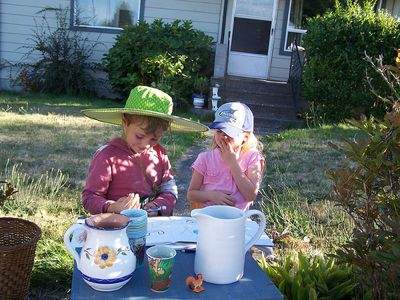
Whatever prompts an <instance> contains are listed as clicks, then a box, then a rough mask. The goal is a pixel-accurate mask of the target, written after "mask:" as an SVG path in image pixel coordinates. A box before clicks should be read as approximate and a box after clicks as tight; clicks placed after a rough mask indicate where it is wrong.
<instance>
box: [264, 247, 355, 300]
mask: <svg viewBox="0 0 400 300" xmlns="http://www.w3.org/2000/svg"><path fill="white" fill-rule="evenodd" d="M258 264H259V266H260V267H261V269H262V270H263V271H264V272H266V273H267V274H268V275H269V277H270V278H271V280H272V282H273V283H274V284H275V285H276V286H277V287H278V288H279V290H280V291H281V292H282V293H283V295H284V296H285V299H288V300H292V299H293V300H295V299H296V300H301V299H307V300H308V299H310V300H313V299H348V298H349V297H351V295H352V293H353V289H354V287H355V285H356V284H355V283H354V281H353V279H352V269H351V267H350V266H349V265H345V264H337V263H336V261H335V259H334V258H332V257H330V258H325V257H323V256H315V257H306V256H305V255H304V254H302V253H298V254H297V253H295V254H292V255H291V256H288V257H286V259H285V260H284V261H283V262H281V263H278V262H276V261H268V260H267V259H266V258H265V257H264V256H262V258H261V260H259V261H258Z"/></svg>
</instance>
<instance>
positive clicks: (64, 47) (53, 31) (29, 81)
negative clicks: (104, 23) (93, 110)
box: [15, 8, 100, 95]
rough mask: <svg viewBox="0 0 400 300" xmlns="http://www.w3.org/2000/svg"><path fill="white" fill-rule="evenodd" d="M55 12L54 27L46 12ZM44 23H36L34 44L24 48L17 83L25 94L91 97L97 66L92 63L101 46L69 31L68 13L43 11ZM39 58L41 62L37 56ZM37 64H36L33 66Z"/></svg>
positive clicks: (80, 34)
mask: <svg viewBox="0 0 400 300" xmlns="http://www.w3.org/2000/svg"><path fill="white" fill-rule="evenodd" d="M48 11H54V12H55V15H56V26H55V28H53V27H52V26H50V24H49V22H48V20H47V17H46V12H48ZM41 13H43V15H42V18H41V21H40V22H38V21H37V20H36V19H35V24H36V26H35V28H34V29H33V35H32V37H30V38H28V41H30V42H31V43H32V44H31V45H29V46H24V47H23V48H26V49H28V52H27V54H26V55H25V56H24V57H23V58H22V60H21V62H20V63H18V64H17V66H18V67H20V68H21V70H20V72H19V74H18V76H17V78H16V79H15V83H16V84H19V85H20V86H21V87H22V88H23V89H24V90H26V91H32V92H48V93H52V94H68V95H90V94H92V93H93V86H94V85H93V82H94V80H93V77H92V76H91V72H94V71H95V70H96V64H94V63H90V62H89V58H90V57H91V56H92V54H93V51H94V48H95V47H96V46H97V45H99V44H100V43H99V42H90V41H89V39H88V38H87V37H84V36H83V35H82V32H79V31H70V30H69V19H68V10H66V9H55V8H48V9H44V10H43V11H41ZM37 54H39V59H36V58H35V56H34V55H37ZM32 61H33V62H32Z"/></svg>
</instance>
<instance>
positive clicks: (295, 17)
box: [281, 0, 335, 55]
mask: <svg viewBox="0 0 400 300" xmlns="http://www.w3.org/2000/svg"><path fill="white" fill-rule="evenodd" d="M334 5H335V0H321V1H314V0H286V8H285V12H286V13H285V15H286V17H285V18H284V24H283V29H284V30H283V31H282V41H281V54H283V55H285V54H286V55H290V52H291V51H292V50H291V46H292V43H293V42H294V40H296V41H297V44H298V45H300V43H301V39H302V37H303V35H304V34H305V33H306V30H305V29H304V22H305V21H306V19H307V18H308V17H314V16H316V15H321V14H323V13H324V12H325V11H327V10H328V9H329V8H332V7H333V6H334Z"/></svg>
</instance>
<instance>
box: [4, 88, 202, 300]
mask: <svg viewBox="0 0 400 300" xmlns="http://www.w3.org/2000/svg"><path fill="white" fill-rule="evenodd" d="M122 105H123V104H122V103H121V102H118V101H112V100H105V99H81V98H70V97H53V96H51V95H23V94H21V95H19V94H12V93H0V179H6V180H8V181H9V182H11V183H12V184H13V185H14V186H15V187H16V188H17V189H18V192H17V193H16V194H14V195H13V196H12V197H11V198H10V199H9V200H7V201H6V202H5V203H4V205H2V206H0V215H2V216H4V215H6V216H15V217H21V218H25V219H29V220H31V221H33V222H35V223H36V224H38V225H39V226H40V227H41V229H42V231H43V235H42V238H41V240H40V241H39V243H38V247H37V252H36V259H35V265H34V269H33V274H32V292H31V298H37V299H43V298H46V299H48V298H53V299H60V298H61V297H64V296H66V295H67V293H68V292H69V289H70V286H71V275H72V267H73V259H72V257H71V255H70V254H69V253H67V251H66V248H65V247H64V244H63V234H64V232H65V231H66V229H67V228H68V227H69V226H70V225H71V224H72V223H74V222H75V221H76V219H77V217H78V216H81V215H84V214H85V211H84V209H83V208H82V204H81V191H82V188H83V184H84V181H85V177H86V172H87V168H88V166H89V163H90V160H91V158H92V155H93V153H94V152H95V150H96V149H97V148H98V147H99V146H101V145H102V144H104V143H105V142H107V141H109V140H110V139H112V138H113V137H116V136H119V135H120V134H121V128H120V127H119V126H113V125H108V124H103V123H100V122H97V121H94V120H91V119H88V118H85V117H83V116H82V115H81V114H80V110H82V109H85V108H95V107H120V106H122ZM178 114H179V115H181V116H185V117H191V116H190V115H188V114H184V113H179V112H178ZM201 138H202V134H188V133H173V134H172V135H169V134H165V136H164V137H163V140H162V142H161V144H162V145H164V146H165V147H166V148H167V152H168V154H169V157H170V160H171V162H172V164H173V165H174V163H175V161H176V159H177V158H178V157H180V156H181V155H182V153H183V152H184V151H185V150H186V149H187V148H188V147H189V146H190V145H192V144H193V143H194V142H195V141H196V140H198V139H201Z"/></svg>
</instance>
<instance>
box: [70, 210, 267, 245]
mask: <svg viewBox="0 0 400 300" xmlns="http://www.w3.org/2000/svg"><path fill="white" fill-rule="evenodd" d="M147 220H148V223H147V236H146V245H147V246H153V245H157V244H172V243H178V242H182V243H196V242H197V236H198V226H197V222H196V219H194V218H191V217H178V216H176V217H175V216H173V217H152V218H147ZM77 223H84V220H81V219H80V220H78V221H77ZM257 229H258V224H257V223H256V222H254V221H251V220H247V221H246V233H245V239H246V242H248V241H249V240H250V239H251V237H252V236H253V235H254V233H255V232H256V231H257ZM84 231H85V230H84V229H78V230H76V231H75V232H74V234H73V237H72V240H71V244H72V246H73V247H82V246H83V244H84V242H83V241H82V238H81V237H82V233H83V232H84ZM255 245H257V246H267V247H272V246H273V245H274V244H273V242H272V240H271V239H270V238H269V237H268V236H267V235H266V234H265V233H263V235H262V236H261V237H260V239H259V240H258V241H257V242H256V243H255ZM182 246H184V245H182Z"/></svg>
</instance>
